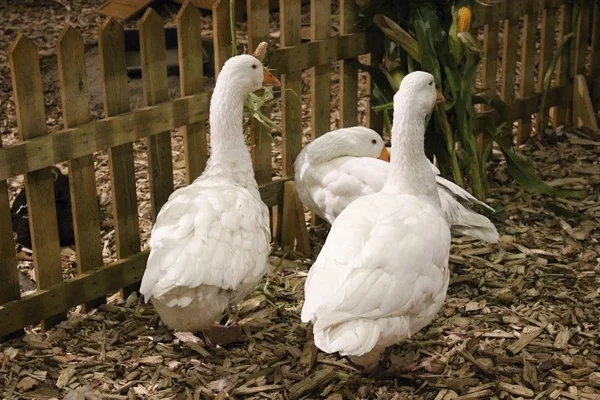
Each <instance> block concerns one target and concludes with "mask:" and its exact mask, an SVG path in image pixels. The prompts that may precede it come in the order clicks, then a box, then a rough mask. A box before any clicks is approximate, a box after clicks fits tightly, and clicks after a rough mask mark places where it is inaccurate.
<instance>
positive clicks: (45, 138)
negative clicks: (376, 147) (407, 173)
mask: <svg viewBox="0 0 600 400" xmlns="http://www.w3.org/2000/svg"><path fill="white" fill-rule="evenodd" d="M596 3H597V2H596ZM250 4H251V6H250ZM509 4H510V7H509ZM248 5H249V7H248V22H249V24H248V30H249V31H248V48H250V49H253V48H255V46H256V45H257V44H258V43H259V42H260V41H263V40H267V39H268V35H269V11H268V7H269V0H248ZM310 7H311V41H309V42H306V43H302V40H301V33H300V32H301V2H300V0H281V1H280V21H281V23H280V43H281V47H280V48H279V49H277V50H273V49H270V51H272V53H273V54H272V55H271V57H270V62H269V67H271V68H273V69H275V70H276V71H277V72H276V73H277V74H281V80H282V86H283V87H282V99H281V103H282V107H281V109H282V125H283V131H282V156H283V165H282V172H281V175H282V178H281V179H273V178H272V176H273V171H272V164H271V136H270V135H269V134H267V132H265V131H264V130H263V129H264V128H263V127H262V126H260V125H257V124H254V125H253V126H252V129H251V138H252V146H251V149H252V156H253V161H254V168H255V173H256V178H257V181H258V182H259V185H260V190H261V195H262V198H263V200H264V201H265V203H266V204H267V205H268V206H270V207H276V208H277V211H276V212H274V215H275V216H278V218H276V219H277V221H278V222H277V225H280V224H281V221H282V220H285V219H286V218H287V219H288V220H289V219H290V218H292V220H293V217H291V216H286V215H282V211H281V209H282V207H281V205H282V204H283V198H284V192H285V191H286V190H285V189H284V188H285V186H286V185H285V182H286V181H288V180H289V179H290V177H291V176H293V161H294V160H295V157H296V156H297V155H298V153H299V152H300V150H301V147H302V125H301V124H302V100H301V99H300V98H299V97H297V96H296V94H295V93H302V77H301V74H302V71H304V70H308V69H310V71H311V99H310V107H311V124H312V132H313V134H314V135H317V136H318V135H320V134H323V133H325V132H326V131H328V130H329V128H330V110H329V102H328V101H327V99H329V98H330V95H331V63H334V62H337V61H340V69H339V76H340V96H339V98H340V125H341V126H351V125H355V124H357V122H358V113H357V104H358V70H357V66H356V64H355V63H352V62H351V60H352V59H355V58H356V57H358V56H359V55H363V54H368V53H373V52H375V53H378V54H380V52H381V51H382V45H381V43H382V42H381V40H380V39H381V37H380V36H379V35H375V34H369V33H366V32H356V31H355V22H356V21H357V18H358V14H357V10H356V8H355V0H340V16H339V18H340V34H339V35H335V36H331V33H330V23H331V3H330V2H325V1H322V0H312V1H311V6H310ZM584 7H587V8H586V10H582V12H581V14H580V17H579V18H580V21H579V24H577V27H578V30H577V36H576V39H575V41H574V43H575V45H574V46H572V53H573V54H574V56H573V57H570V58H567V57H563V58H562V61H561V64H560V68H559V70H558V71H557V74H556V83H555V85H554V86H553V88H552V89H551V90H550V92H549V94H548V102H547V104H548V107H549V108H550V107H554V108H555V109H556V110H557V111H556V112H555V121H557V122H564V121H566V119H567V113H568V110H569V109H570V107H571V104H570V102H571V99H572V93H573V77H574V76H575V74H576V73H587V75H588V78H589V80H590V82H589V83H594V84H595V85H596V86H594V87H595V88H597V87H598V84H599V82H598V77H599V75H600V68H599V67H598V65H597V63H596V64H594V63H592V68H591V70H590V71H585V50H587V40H588V37H589V35H588V32H587V29H586V27H587V26H589V24H587V22H589V21H588V18H590V16H591V15H592V12H591V5H585V6H584ZM560 8H562V10H563V12H562V14H561V17H560V18H558V17H557V10H559V9H560ZM565 11H566V12H565ZM212 12H213V32H214V35H213V36H214V50H215V51H214V57H215V60H214V61H215V70H216V72H217V73H218V71H219V69H220V68H221V66H222V65H223V63H224V62H225V60H226V59H227V58H228V57H229V56H230V54H231V49H230V41H231V37H230V35H231V33H230V29H229V1H228V0H220V1H218V2H216V3H215V5H214V7H213V11H212ZM540 15H541V19H542V26H543V28H542V41H541V43H542V47H541V52H540V56H539V65H540V66H542V68H541V69H540V68H538V70H537V72H536V65H537V64H536V63H537V62H538V60H537V58H536V56H535V54H532V53H531V49H533V48H535V41H536V34H537V22H538V16H540ZM570 15H571V14H570V2H569V1H567V0H544V1H537V0H536V1H529V2H527V1H519V2H516V1H509V0H504V1H499V2H497V3H495V4H494V5H493V6H485V7H484V6H478V8H477V9H476V10H475V17H476V18H475V20H474V23H473V27H474V28H478V27H481V26H484V27H485V28H484V29H485V43H484V45H485V50H486V58H485V62H484V63H483V65H482V72H483V75H482V76H483V84H484V85H485V86H486V87H488V88H492V89H490V90H494V89H493V88H495V87H496V81H497V80H499V81H500V82H501V88H500V91H499V95H500V96H501V97H502V98H504V99H505V100H506V101H507V102H508V103H509V104H510V108H509V117H510V118H511V120H514V121H519V140H520V141H525V140H526V139H527V135H528V132H530V130H531V129H530V128H531V124H532V116H533V115H534V114H535V113H536V112H537V111H538V107H539V104H540V99H541V96H540V94H539V91H540V86H539V84H540V80H538V85H537V86H536V85H534V80H533V77H534V76H535V74H536V73H537V74H538V75H539V74H541V72H540V71H543V70H545V68H546V66H547V65H548V63H549V60H550V58H551V56H552V53H553V51H554V47H555V42H554V26H555V25H556V26H558V28H559V37H562V36H564V35H565V33H566V32H568V31H569V29H570V26H571V20H570ZM523 16H525V17H524V18H523ZM521 19H523V20H524V26H525V30H524V33H523V37H524V40H523V42H522V48H521V52H520V53H521V63H520V71H521V73H520V81H519V82H518V83H519V93H518V95H516V94H515V92H514V90H513V88H514V87H515V84H516V83H517V82H515V76H516V75H515V70H516V68H517V53H518V52H517V51H515V49H516V47H517V45H518V31H519V28H518V23H519V20H521ZM599 19H600V15H599V7H598V4H595V6H594V8H593V35H592V44H591V57H592V60H595V59H597V58H598V56H599V55H600V53H599V51H598V50H599V49H600V41H599V40H598V36H599V32H598V29H599V23H598V22H599ZM163 22H164V21H163V20H162V19H161V17H160V16H159V15H157V14H156V13H155V12H154V11H153V10H151V9H150V10H148V11H147V12H146V13H145V15H144V17H143V18H142V19H141V21H140V23H139V28H140V52H141V64H142V80H143V94H144V101H145V105H146V107H144V108H142V109H139V110H136V111H134V112H131V111H130V103H129V92H128V83H127V70H126V63H125V43H124V35H123V28H122V26H121V25H120V24H119V23H118V22H116V21H115V20H112V19H108V20H106V21H105V22H104V24H103V25H102V27H101V29H100V32H99V37H98V46H99V50H100V51H99V52H100V63H101V66H102V75H103V96H104V112H105V116H106V117H105V118H104V119H102V120H98V121H93V122H90V112H89V108H88V97H87V93H86V90H87V77H86V70H85V57H84V46H83V39H82V37H81V35H80V34H79V33H77V32H76V31H75V30H74V29H72V28H66V29H65V30H64V32H63V34H62V35H61V37H60V40H59V43H58V46H57V53H58V66H59V78H60V88H61V99H62V112H63V120H64V125H65V126H64V129H62V130H60V131H58V132H55V133H52V134H48V132H47V127H46V119H45V116H44V95H43V91H42V81H41V75H40V67H39V59H38V52H37V49H36V47H35V46H34V44H33V43H32V42H31V40H29V39H28V38H26V37H24V36H21V35H19V36H18V37H17V39H16V40H15V42H14V43H13V45H12V47H11V49H10V54H9V59H10V64H11V69H12V82H13V90H14V99H15V103H16V109H17V121H18V130H19V135H20V139H21V141H20V142H19V143H17V144H15V145H12V146H10V147H6V148H0V226H2V227H3V228H2V230H1V231H0V321H1V322H0V337H3V336H5V335H7V334H10V333H13V332H19V331H20V330H21V329H22V328H24V327H25V326H28V325H31V324H35V323H37V322H39V321H43V327H44V328H48V327H50V326H52V325H54V324H56V323H57V322H58V321H60V320H61V319H62V318H64V316H65V313H66V311H68V310H69V309H70V308H72V307H75V306H77V305H79V304H83V303H85V304H86V305H87V306H92V307H93V306H96V305H98V304H100V303H102V302H104V301H106V297H105V296H106V294H108V293H111V292H114V291H117V290H119V289H122V288H125V291H127V290H128V289H127V288H128V286H130V285H133V284H135V283H137V282H138V281H139V280H140V279H141V277H142V275H143V272H144V268H145V264H146V260H147V256H148V252H147V251H141V240H140V229H139V221H138V207H137V205H138V199H137V197H136V196H137V194H136V187H135V174H134V158H133V157H134V155H133V142H134V141H136V140H138V139H142V138H145V140H146V141H147V142H146V143H147V152H148V171H149V181H150V182H149V183H150V199H151V200H150V202H151V209H152V211H151V215H152V216H153V217H154V216H155V215H156V213H157V212H158V210H159V209H160V207H161V206H162V205H163V204H164V202H165V201H166V200H167V198H168V196H169V194H170V193H171V192H172V190H173V187H174V184H173V163H172V159H171V140H170V130H172V129H175V128H179V127H183V138H184V151H185V170H186V179H187V182H188V183H189V182H191V181H192V180H193V179H194V178H196V177H197V176H199V174H200V173H201V172H202V169H203V168H204V165H205V163H206V153H207V150H206V149H207V144H206V135H205V121H206V119H207V117H208V105H209V98H210V91H208V90H205V89H204V82H203V73H202V69H201V66H202V47H201V46H202V42H201V38H200V32H201V28H202V23H201V19H200V15H199V11H198V10H197V9H195V8H193V7H191V6H190V5H189V4H188V3H186V4H185V5H184V6H183V7H182V8H181V10H180V12H179V14H178V16H177V30H178V45H179V68H180V82H181V97H180V98H177V99H174V100H169V96H168V86H167V76H166V57H165V43H164V40H165V39H164V34H163V33H164V24H163ZM500 23H503V24H504V36H503V52H502V54H501V56H502V63H501V64H500V65H499V63H498V57H497V56H498V55H499V54H498V40H497V38H498V33H499V28H500ZM559 40H560V39H559ZM584 49H585V50H584ZM567 60H571V63H572V64H573V65H572V68H571V69H568V68H567ZM599 92H600V91H595V93H594V99H595V100H596V101H595V103H598V101H597V100H598V99H600V93H599ZM367 119H368V124H369V125H370V126H371V127H372V128H374V129H376V130H381V128H382V123H381V117H380V116H379V115H377V114H371V113H370V112H369V113H368V118H367ZM537 121H538V123H539V118H538V119H537ZM0 146H1V144H0ZM102 150H107V151H108V154H109V166H110V179H111V196H112V210H113V220H114V221H115V226H114V229H115V235H116V251H117V261H115V262H113V263H110V264H106V265H104V264H103V258H102V253H101V251H102V248H101V238H100V217H99V210H98V204H97V202H96V181H95V175H94V162H93V154H94V152H98V151H102ZM63 161H68V163H69V175H70V180H71V195H72V203H73V215H74V226H75V238H76V252H77V267H78V275H77V276H76V277H75V278H73V279H70V280H67V281H63V276H62V266H61V257H60V249H59V242H58V234H57V220H56V215H55V212H54V208H55V205H54V201H53V196H52V195H51V194H52V193H53V183H52V174H51V170H50V167H51V166H52V165H54V164H56V163H59V162H63ZM21 174H25V186H26V188H27V196H28V202H29V216H30V225H31V232H32V247H33V255H34V267H35V272H36V283H37V289H38V290H37V291H36V292H35V293H33V294H31V295H28V296H26V297H23V298H20V293H19V283H18V275H17V268H16V264H17V261H16V257H15V248H14V241H13V237H12V233H11V232H10V230H9V229H5V228H4V227H8V226H10V214H9V202H8V196H7V184H6V179H8V178H11V177H14V176H17V175H21ZM277 206H279V207H277ZM300 219H301V218H300V217H298V218H296V220H295V223H296V224H302V223H303V221H300ZM292 220H290V221H292ZM292 222H293V221H292ZM280 228H281V227H280ZM279 232H281V229H279Z"/></svg>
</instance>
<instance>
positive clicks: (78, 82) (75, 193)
mask: <svg viewBox="0 0 600 400" xmlns="http://www.w3.org/2000/svg"><path fill="white" fill-rule="evenodd" d="M57 55H58V76H59V80H60V88H61V91H60V93H61V102H62V114H63V121H64V124H65V128H72V127H74V126H76V125H81V124H84V123H86V122H89V120H90V109H89V99H88V95H87V73H86V69H85V52H84V50H83V37H82V36H81V34H79V33H78V32H77V31H76V30H75V29H73V27H71V26H70V25H68V26H66V27H65V29H63V31H62V32H61V35H60V37H59V40H58V48H57ZM68 164H69V177H70V190H71V205H72V208H73V225H74V230H75V248H76V249H77V271H78V272H79V273H80V274H81V273H83V272H85V271H89V270H91V269H94V268H98V267H101V266H102V265H103V260H102V244H101V238H100V214H99V210H98V194H97V192H96V174H95V169H94V154H89V155H87V156H83V157H79V158H76V159H73V160H69V162H68ZM105 302H106V297H100V298H97V299H94V300H93V301H91V302H89V303H86V309H87V310H88V311H89V310H90V309H92V308H96V307H98V306H99V305H100V304H102V303H105Z"/></svg>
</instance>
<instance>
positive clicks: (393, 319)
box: [302, 71, 450, 370]
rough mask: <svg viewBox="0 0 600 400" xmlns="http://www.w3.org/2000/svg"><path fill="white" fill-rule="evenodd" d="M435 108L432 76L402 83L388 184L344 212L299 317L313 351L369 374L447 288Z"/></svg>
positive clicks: (313, 272)
mask: <svg viewBox="0 0 600 400" xmlns="http://www.w3.org/2000/svg"><path fill="white" fill-rule="evenodd" d="M435 102H436V90H435V83H434V80H433V76H432V75H431V74H428V73H426V72H421V71H417V72H413V73H411V74H408V75H407V76H406V77H405V78H404V79H403V80H402V83H401V85H400V89H399V91H398V93H397V94H396V95H395V96H394V123H393V127H392V156H391V162H390V169H389V174H388V177H387V180H386V182H385V185H384V187H383V188H382V190H381V191H380V192H377V193H374V194H369V195H366V196H363V197H360V198H358V199H356V200H355V201H354V202H352V203H351V204H350V205H349V206H348V207H346V208H345V209H344V210H343V211H342V212H341V213H340V215H339V216H338V218H337V219H336V220H335V222H334V223H333V225H332V227H331V231H330V232H329V235H328V237H327V240H326V242H325V245H324V246H323V248H322V250H321V252H320V254H319V256H318V257H317V260H316V261H315V263H314V264H313V266H312V267H311V269H310V270H309V274H308V278H307V280H306V284H305V301H304V306H303V308H302V321H303V322H309V321H311V322H313V323H314V326H313V332H314V339H315V344H316V346H317V347H318V348H319V349H321V350H322V351H324V352H326V353H334V352H339V354H341V355H344V356H350V358H351V359H352V361H353V362H354V363H356V364H359V365H362V366H364V367H365V368H366V369H369V370H372V369H375V367H376V366H377V365H378V360H379V358H380V356H381V355H382V354H383V352H384V350H385V349H386V348H387V347H388V346H391V345H393V344H396V343H398V342H400V341H402V340H403V339H406V338H409V337H410V336H411V335H413V334H415V333H416V332H418V331H419V330H420V329H421V328H423V327H424V326H426V325H427V324H429V323H430V322H431V321H432V320H433V318H434V317H435V316H436V314H437V313H438V311H439V310H440V308H441V307H442V304H443V302H444V299H445V297H446V290H447V289H448V278H449V271H448V259H449V252H450V227H449V225H448V222H447V221H446V218H445V217H444V215H443V213H442V209H441V204H440V198H439V195H438V189H437V185H436V180H435V176H436V175H435V173H434V172H433V170H432V169H431V167H430V163H429V160H428V159H427V158H426V157H425V153H424V133H425V129H424V121H425V118H426V116H427V114H428V113H430V112H431V110H432V109H433V106H434V104H435Z"/></svg>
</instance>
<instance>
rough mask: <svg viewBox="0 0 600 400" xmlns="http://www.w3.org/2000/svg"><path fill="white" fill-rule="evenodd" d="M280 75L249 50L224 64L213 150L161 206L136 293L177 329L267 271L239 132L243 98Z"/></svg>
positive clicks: (215, 100) (204, 320)
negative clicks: (202, 165)
mask: <svg viewBox="0 0 600 400" xmlns="http://www.w3.org/2000/svg"><path fill="white" fill-rule="evenodd" d="M263 85H275V86H279V81H278V80H277V79H276V78H275V77H274V76H273V75H272V74H271V73H270V72H268V71H267V70H266V69H265V68H264V67H263V65H262V64H261V62H260V61H259V60H258V59H256V58H255V57H253V56H251V55H239V56H236V57H232V58H230V59H229V60H227V62H226V63H225V65H224V66H223V69H222V70H221V73H220V74H219V77H218V79H217V82H216V86H215V89H214V92H213V94H212V98H211V104H210V126H211V136H210V144H211V154H210V159H209V160H208V163H207V166H206V169H205V171H204V173H203V174H202V175H201V176H200V177H199V178H198V179H196V180H195V181H194V182H193V183H192V184H191V185H189V186H187V187H184V188H180V189H178V190H176V191H175V192H173V194H172V195H171V196H170V197H169V201H168V202H167V203H166V204H165V205H164V206H163V208H162V209H161V210H160V213H159V214H158V216H157V219H156V223H155V224H154V228H153V229H152V236H151V238H150V256H149V257H148V264H147V266H146V271H145V273H144V277H143V279H142V284H141V288H140V292H141V293H142V294H143V295H144V297H145V299H146V301H148V300H152V303H153V304H154V307H155V308H156V311H157V312H158V314H159V315H160V317H161V319H162V320H163V322H164V323H165V324H166V325H168V326H170V327H172V328H174V329H176V330H179V331H190V332H196V331H200V330H205V329H207V328H209V327H211V326H212V325H213V324H214V323H215V322H216V321H218V320H219V319H220V317H221V316H222V313H223V312H224V311H225V310H226V309H227V308H228V306H229V305H230V304H232V303H235V302H236V301H238V300H240V299H242V298H243V297H244V296H246V295H247V294H248V293H249V292H250V291H252V290H253V289H254V288H255V286H256V285H257V284H258V282H259V281H260V279H261V278H262V276H263V275H264V274H265V273H266V272H267V269H268V263H267V257H268V255H269V252H270V240H271V234H270V229H269V211H268V208H267V206H266V205H265V204H264V203H263V202H262V200H261V198H260V194H259V190H258V185H257V183H256V180H255V179H254V172H253V169H252V161H251V158H250V153H249V152H248V148H247V147H246V143H245V141H244V135H243V131H242V119H243V116H242V113H243V102H244V99H245V98H246V96H247V95H248V94H249V93H250V92H253V91H255V90H258V89H260V88H261V87H262V86H263Z"/></svg>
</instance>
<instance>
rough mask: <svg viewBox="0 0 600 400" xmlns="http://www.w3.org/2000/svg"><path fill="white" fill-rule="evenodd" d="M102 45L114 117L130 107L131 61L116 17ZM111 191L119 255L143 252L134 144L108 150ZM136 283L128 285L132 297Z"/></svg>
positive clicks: (107, 100) (107, 109)
mask: <svg viewBox="0 0 600 400" xmlns="http://www.w3.org/2000/svg"><path fill="white" fill-rule="evenodd" d="M98 48H99V52H100V65H101V68H102V78H103V79H102V90H103V97H104V99H103V101H104V114H105V116H106V117H112V116H114V115H117V114H122V113H126V112H128V111H129V110H130V107H131V106H130V104H129V84H128V78H127V64H126V62H125V34H124V32H123V27H122V26H121V24H119V23H118V22H117V21H116V20H115V19H113V18H107V19H106V20H105V21H104V23H103V24H102V26H101V27H100V31H99V33H98ZM108 165H109V169H110V190H111V196H112V212H113V221H114V229H115V243H116V252H117V258H118V259H122V258H125V257H129V256H132V255H134V254H136V253H138V252H139V251H140V248H141V242H140V224H139V217H138V204H137V191H136V184H135V182H136V180H135V165H134V160H133V144H132V143H124V144H121V145H118V146H115V147H111V148H109V149H108ZM134 289H136V286H135V285H133V286H131V287H125V288H123V290H122V292H121V293H122V295H123V296H128V295H129V293H131V291H132V290H134Z"/></svg>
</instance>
